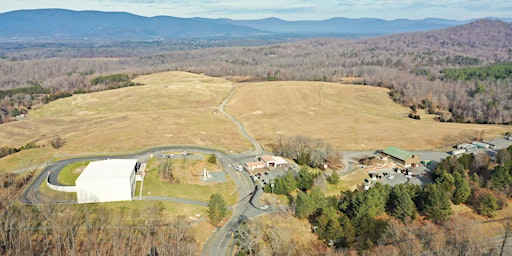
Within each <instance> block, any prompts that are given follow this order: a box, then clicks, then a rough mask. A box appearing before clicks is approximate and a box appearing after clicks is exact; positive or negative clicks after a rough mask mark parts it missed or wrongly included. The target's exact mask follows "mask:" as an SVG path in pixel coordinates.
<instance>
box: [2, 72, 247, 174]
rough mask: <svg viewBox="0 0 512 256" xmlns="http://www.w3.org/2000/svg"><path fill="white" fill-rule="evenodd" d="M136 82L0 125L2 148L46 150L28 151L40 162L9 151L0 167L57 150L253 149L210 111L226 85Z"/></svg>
mask: <svg viewBox="0 0 512 256" xmlns="http://www.w3.org/2000/svg"><path fill="white" fill-rule="evenodd" d="M134 82H137V83H142V84H144V85H143V86H136V87H129V88H121V89H116V90H110V91H103V92H98V93H91V94H80V95H74V96H72V97H69V98H65V99H60V100H57V101H54V102H51V103H49V104H47V105H44V106H42V107H40V108H39V109H37V110H35V111H32V112H30V113H29V114H28V117H27V119H26V120H23V121H18V122H10V123H6V124H2V126H1V129H0V146H11V147H20V146H22V145H25V144H26V143H27V142H29V141H34V140H35V141H37V143H38V144H39V145H44V146H45V147H44V148H42V149H36V150H32V151H33V152H41V153H44V154H45V156H44V160H43V159H39V158H37V159H36V156H33V155H30V156H25V155H26V154H27V153H28V152H21V153H18V154H15V155H11V156H9V157H5V158H2V159H1V160H0V166H2V167H0V168H1V170H3V171H7V170H12V169H13V168H16V169H19V168H18V167H19V159H18V158H19V157H23V158H32V159H34V163H36V162H38V163H43V162H44V161H47V160H49V159H50V158H52V156H54V155H71V154H91V153H96V154H101V153H119V152H126V151H134V150H140V149H142V148H147V147H152V146H157V145H171V144H187V145H198V146H206V147H215V148H218V149H221V150H233V151H235V152H237V151H246V150H248V149H250V148H251V144H250V143H249V142H248V141H247V140H246V139H244V138H243V137H242V136H241V134H240V132H239V131H238V130H237V127H236V125H234V124H233V123H232V122H231V121H230V120H229V119H228V118H226V117H225V116H224V115H222V114H220V113H219V111H218V110H217V109H215V107H217V106H218V105H219V104H220V103H221V102H222V101H223V100H224V98H225V97H227V95H228V94H229V92H230V90H231V89H232V87H233V84H232V83H231V82H229V81H227V80H225V79H222V78H213V77H208V76H204V75H197V74H191V73H185V72H165V73H158V74H153V75H148V76H142V77H139V78H137V79H135V80H134ZM57 135H58V136H61V138H63V139H64V140H65V141H66V142H65V144H64V146H63V147H62V148H60V149H58V150H54V149H53V148H51V146H49V145H50V144H49V140H50V139H51V138H52V137H54V136H57ZM36 154H37V153H36ZM4 161H6V162H7V163H9V165H8V166H6V165H4V163H6V162H4ZM3 168H5V169H3Z"/></svg>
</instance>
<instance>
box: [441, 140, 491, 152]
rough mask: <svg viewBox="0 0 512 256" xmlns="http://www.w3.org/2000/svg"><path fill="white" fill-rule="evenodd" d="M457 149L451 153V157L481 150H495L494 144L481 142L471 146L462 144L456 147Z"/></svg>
mask: <svg viewBox="0 0 512 256" xmlns="http://www.w3.org/2000/svg"><path fill="white" fill-rule="evenodd" d="M455 147H456V149H454V150H452V151H451V152H450V154H451V155H453V156H457V155H461V154H465V153H471V152H474V151H475V150H477V149H479V148H494V145H493V144H490V143H486V142H481V141H473V142H471V144H469V143H461V144H458V145H457V146H455Z"/></svg>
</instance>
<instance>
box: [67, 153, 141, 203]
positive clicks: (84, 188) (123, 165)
mask: <svg viewBox="0 0 512 256" xmlns="http://www.w3.org/2000/svg"><path fill="white" fill-rule="evenodd" d="M136 163H137V159H109V160H102V161H95V162H90V163H89V165H87V167H86V168H85V169H84V171H83V172H82V174H80V176H79V177H78V178H77V179H76V181H75V184H76V191H77V199H78V203H95V202H113V201H127V200H132V196H133V193H134V190H135V165H136Z"/></svg>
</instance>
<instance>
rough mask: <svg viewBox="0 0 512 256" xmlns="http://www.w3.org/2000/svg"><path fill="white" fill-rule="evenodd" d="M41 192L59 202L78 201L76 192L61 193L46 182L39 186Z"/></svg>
mask: <svg viewBox="0 0 512 256" xmlns="http://www.w3.org/2000/svg"><path fill="white" fill-rule="evenodd" d="M39 191H40V192H41V193H42V194H43V195H46V196H48V197H51V198H53V199H55V200H57V201H72V200H77V199H76V198H77V197H76V193H75V192H59V191H55V190H53V189H51V188H50V187H48V185H47V184H46V181H44V182H42V183H41V185H40V186H39Z"/></svg>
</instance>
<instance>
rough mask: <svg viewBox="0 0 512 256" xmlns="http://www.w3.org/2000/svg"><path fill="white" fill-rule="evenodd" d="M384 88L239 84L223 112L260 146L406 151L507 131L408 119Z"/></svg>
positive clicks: (327, 84) (484, 126) (308, 84)
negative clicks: (287, 140)
mask: <svg viewBox="0 0 512 256" xmlns="http://www.w3.org/2000/svg"><path fill="white" fill-rule="evenodd" d="M387 92H388V90H387V89H385V88H379V87H371V86H361V85H345V84H336V83H324V82H300V81H299V82H296V81H286V82H282V81H278V82H251V83H244V84H240V86H239V87H238V88H237V91H236V93H235V95H234V97H233V98H232V100H231V101H230V103H229V105H228V107H227V110H228V111H229V112H230V113H233V114H234V115H235V116H237V117H238V118H239V119H240V120H241V121H242V122H243V124H244V125H245V127H246V128H247V130H248V131H249V133H250V134H252V135H253V136H254V137H255V138H256V139H257V140H258V141H260V142H261V143H262V144H263V145H268V144H271V143H272V142H274V141H275V140H276V138H277V137H278V136H280V135H287V136H293V135H306V136H309V137H314V138H321V139H323V140H324V141H326V142H329V143H330V144H332V145H333V146H334V147H336V148H340V149H347V150H368V149H381V148H384V147H386V146H389V145H395V146H398V147H402V148H405V149H409V150H415V149H416V150H417V149H439V148H446V147H447V146H448V145H453V144H452V143H454V142H455V141H457V140H458V139H460V137H462V136H463V135H465V134H476V133H478V132H482V131H483V132H484V136H486V137H494V136H498V135H502V134H503V133H504V132H505V131H507V129H508V128H507V127H506V126H498V125H476V124H459V123H440V122H436V121H434V120H433V117H434V116H428V115H425V114H421V116H422V120H413V119H410V118H408V117H407V115H408V113H409V112H410V110H409V108H406V107H403V106H400V105H398V104H395V103H393V102H392V100H391V99H390V97H389V96H388V95H387Z"/></svg>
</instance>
